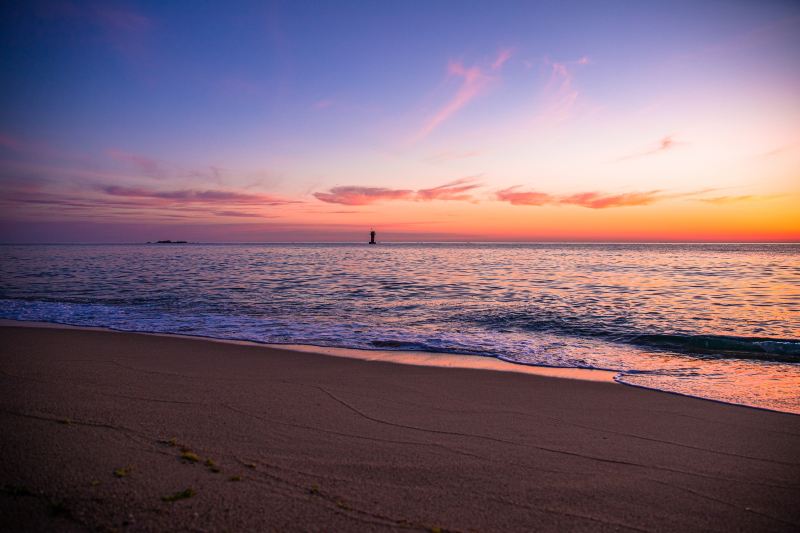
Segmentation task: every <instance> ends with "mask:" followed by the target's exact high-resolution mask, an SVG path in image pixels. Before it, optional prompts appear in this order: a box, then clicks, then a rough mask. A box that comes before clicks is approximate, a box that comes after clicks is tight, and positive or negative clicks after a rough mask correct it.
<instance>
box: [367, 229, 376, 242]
mask: <svg viewBox="0 0 800 533" xmlns="http://www.w3.org/2000/svg"><path fill="white" fill-rule="evenodd" d="M369 243H370V244H378V243H376V242H375V230H371V231H370V232H369Z"/></svg>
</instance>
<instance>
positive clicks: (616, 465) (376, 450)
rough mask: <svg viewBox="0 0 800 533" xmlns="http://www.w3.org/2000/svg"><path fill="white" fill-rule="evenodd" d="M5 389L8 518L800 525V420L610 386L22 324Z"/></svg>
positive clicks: (3, 369) (111, 522) (376, 524)
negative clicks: (43, 327) (23, 325)
mask: <svg viewBox="0 0 800 533" xmlns="http://www.w3.org/2000/svg"><path fill="white" fill-rule="evenodd" d="M0 384H1V385H0V387H1V388H0V390H1V391H2V394H0V423H1V424H2V432H0V485H2V487H1V488H2V490H0V527H1V528H2V529H6V530H42V531H44V530H47V531H53V530H60V531H71V530H86V529H93V530H118V531H164V530H184V531H225V530H228V531H254V530H274V531H278V530H280V531H293V530H304V531H315V530H316V531H348V530H359V531H362V530H390V529H395V530H397V529H412V530H414V529H417V530H431V531H438V530H442V531H445V530H452V531H472V530H478V531H496V530H514V531H531V530H545V531H583V530H592V531H605V530H609V531H611V530H613V531H624V530H637V531H726V532H728V531H791V530H794V531H796V530H798V528H800V505H798V502H800V416H796V415H790V414H782V413H774V412H769V411H764V410H757V409H751V408H746V407H738V406H732V405H726V404H722V403H717V402H712V401H706V400H700V399H694V398H688V397H682V396H677V395H673V394H667V393H661V392H656V391H650V390H645V389H638V388H634V387H628V386H623V385H618V384H612V383H605V382H593V381H581V380H574V379H559V378H553V377H545V376H537V375H530V374H524V373H514V372H498V371H492V370H486V369H482V370H479V369H460V368H437V367H429V366H411V365H403V364H397V363H392V362H383V361H367V360H359V359H350V358H343V357H332V356H330V355H324V354H315V353H307V352H298V351H288V350H281V349H275V348H266V347H260V346H248V345H237V344H221V343H218V342H210V341H205V340H196V339H188V338H177V337H163V336H152V335H141V334H129V333H114V332H102V331H80V330H69V329H63V330H56V329H42V328H32V327H8V326H6V327H0ZM182 456H183V457H182ZM195 459H197V460H195ZM208 459H210V461H209V462H208V463H207V460H208ZM189 489H191V490H189ZM165 499H166V500H168V501H165Z"/></svg>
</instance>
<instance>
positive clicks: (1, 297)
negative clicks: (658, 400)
mask: <svg viewBox="0 0 800 533" xmlns="http://www.w3.org/2000/svg"><path fill="white" fill-rule="evenodd" d="M0 273H2V276H1V277H0V318H5V319H15V320H37V321H47V322H58V323H64V324H73V325H83V326H102V327H111V328H115V329H120V330H129V331H150V332H165V333H179V334H188V335H202V336H208V337H215V338H221V339H239V340H251V341H257V342H267V343H289V344H313V345H319V346H338V347H347V348H362V349H389V350H423V351H429V352H444V353H468V354H477V355H484V356H489V357H497V358H501V359H503V360H506V361H510V362H514V363H519V364H528V365H547V366H564V367H578V368H603V369H610V370H615V371H618V372H619V373H620V375H619V378H618V380H619V381H621V382H623V383H628V384H631V385H638V386H644V387H651V388H656V389H661V390H666V391H672V392H677V393H681V394H688V395H693V396H699V397H703V398H709V399H715V400H720V401H726V402H731V403H738V404H744V405H750V406H756V407H763V408H768V409H775V410H780V411H787V412H794V413H800V245H796V244H510V243H509V244H381V245H378V246H367V245H357V244H226V245H202V244H186V245H28V246H11V245H7V246H0Z"/></svg>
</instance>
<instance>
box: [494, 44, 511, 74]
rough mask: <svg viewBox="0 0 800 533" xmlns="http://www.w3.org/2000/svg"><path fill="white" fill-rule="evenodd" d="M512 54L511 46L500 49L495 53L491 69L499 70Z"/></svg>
mask: <svg viewBox="0 0 800 533" xmlns="http://www.w3.org/2000/svg"><path fill="white" fill-rule="evenodd" d="M513 54H514V50H512V49H511V48H505V49H503V50H500V53H498V54H497V57H496V58H495V60H494V62H493V63H492V70H500V69H501V68H502V67H503V65H504V64H505V62H506V61H508V60H509V59H511V56H512V55H513Z"/></svg>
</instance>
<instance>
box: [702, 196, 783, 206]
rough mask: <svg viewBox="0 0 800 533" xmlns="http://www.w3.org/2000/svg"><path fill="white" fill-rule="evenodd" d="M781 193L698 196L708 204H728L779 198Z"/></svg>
mask: <svg viewBox="0 0 800 533" xmlns="http://www.w3.org/2000/svg"><path fill="white" fill-rule="evenodd" d="M780 196H781V195H779V194H773V195H755V194H743V195H740V196H715V197H713V198H698V200H699V201H701V202H706V203H708V204H714V205H728V204H738V203H743V202H757V201H761V200H772V199H775V198H779V197H780Z"/></svg>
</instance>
